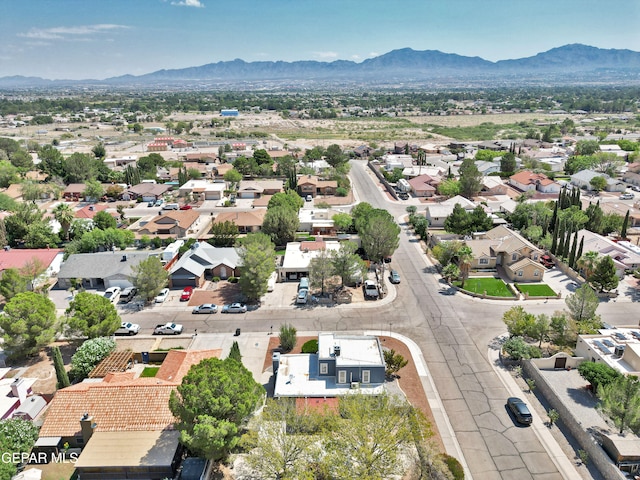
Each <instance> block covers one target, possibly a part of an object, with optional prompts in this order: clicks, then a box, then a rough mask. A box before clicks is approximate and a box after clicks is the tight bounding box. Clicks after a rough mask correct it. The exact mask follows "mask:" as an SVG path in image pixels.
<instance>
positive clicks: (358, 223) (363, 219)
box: [351, 202, 376, 232]
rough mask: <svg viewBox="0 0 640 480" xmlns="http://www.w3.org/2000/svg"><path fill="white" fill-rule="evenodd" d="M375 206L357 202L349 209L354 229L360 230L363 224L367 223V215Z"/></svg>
mask: <svg viewBox="0 0 640 480" xmlns="http://www.w3.org/2000/svg"><path fill="white" fill-rule="evenodd" d="M375 210H376V209H375V208H373V207H372V206H371V204H369V203H367V202H360V203H357V204H356V206H355V207H353V208H352V209H351V217H352V218H353V225H354V227H355V229H356V231H358V232H359V231H360V230H361V229H362V227H363V226H364V225H366V224H367V222H368V220H369V217H370V216H371V215H373V213H374V212H375Z"/></svg>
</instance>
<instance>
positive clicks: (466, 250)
mask: <svg viewBox="0 0 640 480" xmlns="http://www.w3.org/2000/svg"><path fill="white" fill-rule="evenodd" d="M471 262H473V251H472V250H471V247H469V246H467V245H464V246H463V247H461V248H460V250H458V266H459V267H460V273H461V274H462V281H461V283H460V287H461V288H464V282H465V281H466V280H467V278H469V270H471Z"/></svg>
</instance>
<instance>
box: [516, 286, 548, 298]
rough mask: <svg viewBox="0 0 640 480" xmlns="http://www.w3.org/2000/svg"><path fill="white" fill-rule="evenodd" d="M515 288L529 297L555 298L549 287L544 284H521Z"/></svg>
mask: <svg viewBox="0 0 640 480" xmlns="http://www.w3.org/2000/svg"><path fill="white" fill-rule="evenodd" d="M516 288H517V289H518V290H520V291H521V292H522V293H526V294H528V295H529V296H530V297H555V296H557V294H556V292H554V291H553V290H552V289H551V287H550V286H549V285H547V284H546V283H538V284H535V285H533V284H522V283H516Z"/></svg>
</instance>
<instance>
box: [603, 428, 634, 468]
mask: <svg viewBox="0 0 640 480" xmlns="http://www.w3.org/2000/svg"><path fill="white" fill-rule="evenodd" d="M602 448H604V450H605V451H606V452H607V454H608V455H609V457H611V459H612V460H613V461H614V462H615V464H616V465H617V466H618V468H619V469H620V470H622V471H625V472H638V470H640V438H638V437H637V436H635V435H632V434H629V435H626V436H624V437H623V436H622V435H618V434H615V433H610V434H608V435H605V434H603V435H602Z"/></svg>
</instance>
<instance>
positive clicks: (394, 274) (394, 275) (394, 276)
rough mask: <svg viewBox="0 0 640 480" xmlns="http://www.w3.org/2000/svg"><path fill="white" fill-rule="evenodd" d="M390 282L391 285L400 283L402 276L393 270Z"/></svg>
mask: <svg viewBox="0 0 640 480" xmlns="http://www.w3.org/2000/svg"><path fill="white" fill-rule="evenodd" d="M389 280H390V281H391V283H395V284H398V283H400V274H399V273H398V272H396V271H395V270H391V273H390V274H389Z"/></svg>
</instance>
